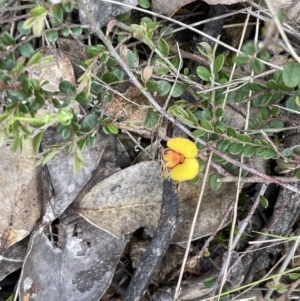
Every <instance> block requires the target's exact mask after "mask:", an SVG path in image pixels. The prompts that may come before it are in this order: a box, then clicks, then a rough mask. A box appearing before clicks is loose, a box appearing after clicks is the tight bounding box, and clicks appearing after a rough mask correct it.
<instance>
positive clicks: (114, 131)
mask: <svg viewBox="0 0 300 301" xmlns="http://www.w3.org/2000/svg"><path fill="white" fill-rule="evenodd" d="M106 127H107V129H108V130H109V132H110V133H112V134H115V135H118V133H119V129H118V128H117V127H116V126H115V125H114V124H108V125H107V126H106Z"/></svg>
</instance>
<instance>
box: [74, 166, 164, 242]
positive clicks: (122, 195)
mask: <svg viewBox="0 0 300 301" xmlns="http://www.w3.org/2000/svg"><path fill="white" fill-rule="evenodd" d="M162 185H163V179H162V177H161V176H160V171H159V166H158V164H157V163H156V162H154V161H148V162H142V163H139V164H136V165H133V166H131V167H128V168H126V169H124V170H121V171H119V172H116V173H114V174H113V175H111V176H110V177H108V178H106V179H104V180H103V181H102V182H100V183H98V184H97V185H95V186H94V187H93V188H92V189H91V190H90V191H89V192H88V193H87V194H86V196H85V197H84V198H83V200H82V201H81V202H80V203H79V204H78V207H75V206H76V205H74V206H72V207H73V209H74V210H75V212H77V213H79V214H80V215H81V216H83V217H84V218H85V219H86V220H88V221H89V222H91V223H92V224H94V225H96V226H98V227H99V228H101V229H103V230H104V231H106V232H108V233H110V234H112V235H114V236H115V237H121V236H122V235H123V234H128V233H131V232H133V231H135V230H136V229H138V228H140V227H146V226H150V227H151V226H152V227H156V226H157V224H158V221H159V217H160V206H161V197H162Z"/></svg>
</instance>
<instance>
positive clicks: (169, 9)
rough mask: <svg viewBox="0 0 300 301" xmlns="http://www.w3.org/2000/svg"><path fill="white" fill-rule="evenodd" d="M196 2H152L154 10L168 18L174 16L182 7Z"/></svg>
mask: <svg viewBox="0 0 300 301" xmlns="http://www.w3.org/2000/svg"><path fill="white" fill-rule="evenodd" d="M194 1H195V0H184V1H182V0H173V1H162V0H152V5H153V8H154V10H155V11H156V12H157V13H159V14H161V15H166V16H169V17H171V16H173V15H174V14H175V13H176V11H177V10H178V9H180V8H181V7H182V6H184V5H187V4H189V3H191V2H194Z"/></svg>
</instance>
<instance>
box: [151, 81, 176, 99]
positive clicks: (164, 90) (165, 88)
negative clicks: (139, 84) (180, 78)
mask: <svg viewBox="0 0 300 301" xmlns="http://www.w3.org/2000/svg"><path fill="white" fill-rule="evenodd" d="M146 87H147V88H148V90H149V91H150V92H152V93H154V92H157V93H158V94H159V95H160V96H164V95H167V94H168V93H169V92H170V89H171V85H170V83H169V82H167V81H165V80H158V81H155V80H149V81H148V82H147V83H146Z"/></svg>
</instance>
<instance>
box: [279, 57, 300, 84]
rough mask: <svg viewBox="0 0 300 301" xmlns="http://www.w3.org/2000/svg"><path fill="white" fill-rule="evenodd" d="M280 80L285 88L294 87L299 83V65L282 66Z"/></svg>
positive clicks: (287, 64)
mask: <svg viewBox="0 0 300 301" xmlns="http://www.w3.org/2000/svg"><path fill="white" fill-rule="evenodd" d="M282 79H283V82H284V84H285V85H286V86H287V87H292V88H293V87H296V86H297V85H299V83H300V64H299V63H294V62H288V63H286V64H285V65H284V68H283V73H282Z"/></svg>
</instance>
